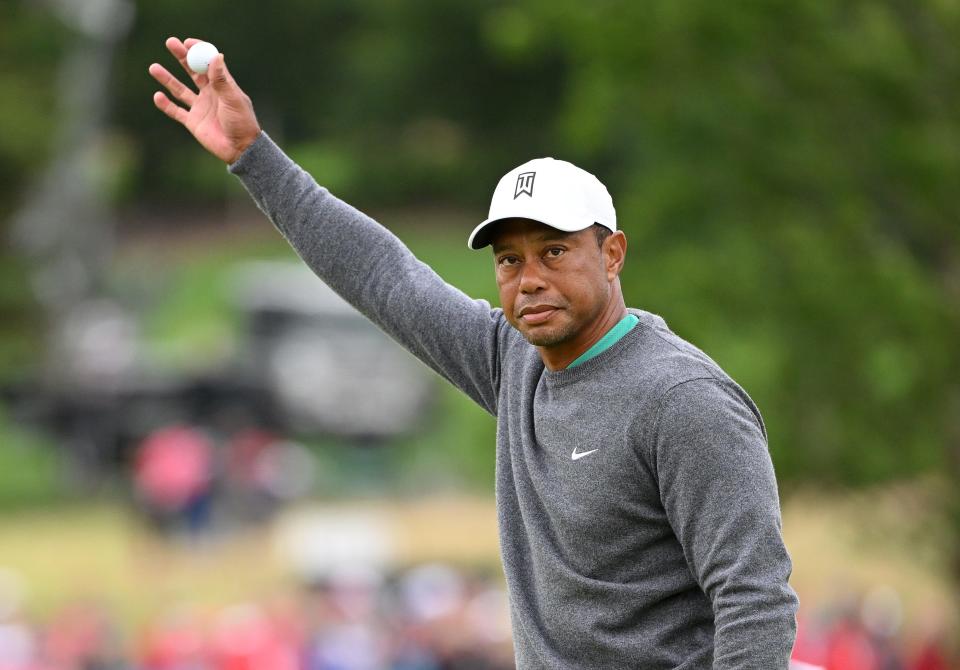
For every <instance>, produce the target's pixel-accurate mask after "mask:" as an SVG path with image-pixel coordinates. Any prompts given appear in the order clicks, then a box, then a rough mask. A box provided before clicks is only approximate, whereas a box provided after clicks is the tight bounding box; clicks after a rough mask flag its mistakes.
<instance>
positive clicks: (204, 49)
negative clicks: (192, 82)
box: [187, 42, 219, 74]
mask: <svg viewBox="0 0 960 670" xmlns="http://www.w3.org/2000/svg"><path fill="white" fill-rule="evenodd" d="M217 53H219V52H218V51H217V47H215V46H213V45H212V44H210V43H209V42H197V43H196V44H194V45H193V46H192V47H190V50H189V51H187V65H189V66H190V69H191V70H193V71H194V72H196V73H197V74H206V72H207V68H208V67H210V61H212V60H213V57H214V56H216V55H217Z"/></svg>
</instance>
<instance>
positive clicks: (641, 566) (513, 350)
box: [150, 38, 797, 670]
mask: <svg viewBox="0 0 960 670" xmlns="http://www.w3.org/2000/svg"><path fill="white" fill-rule="evenodd" d="M191 44H192V41H191V40H187V42H186V43H185V44H184V43H182V42H181V41H180V40H179V39H177V38H170V39H169V40H168V41H167V47H168V49H169V50H170V52H171V53H172V54H173V55H174V56H175V57H176V58H177V60H179V61H180V63H181V64H182V65H184V67H185V69H186V65H185V55H186V49H187V47H189V46H190V45H191ZM187 71H188V73H189V70H187ZM150 73H151V74H152V75H153V77H154V78H155V79H156V80H157V81H159V82H160V83H161V84H162V85H163V86H164V87H166V89H167V91H169V93H170V94H171V95H173V96H174V97H175V98H176V99H178V100H179V101H180V102H181V103H182V104H183V105H184V107H180V106H178V105H176V104H175V103H173V102H172V101H171V100H170V99H169V98H168V97H167V96H166V95H164V94H163V93H160V92H158V93H157V94H155V96H154V102H155V104H156V105H157V107H158V108H159V109H160V110H162V111H163V112H165V113H166V114H167V115H168V116H170V117H171V118H173V119H175V120H177V121H179V122H180V123H182V124H183V125H184V126H186V128H187V129H188V130H190V132H191V133H193V135H194V136H195V137H196V139H197V140H198V141H199V142H200V143H201V144H202V145H203V146H204V147H205V148H207V149H208V150H209V151H210V152H211V153H213V154H214V155H216V156H217V157H219V158H221V159H222V160H224V161H225V162H227V163H228V164H229V170H230V171H231V172H232V173H233V174H235V175H237V176H238V177H239V178H240V179H241V181H242V182H243V184H244V186H245V187H246V188H247V190H248V191H249V192H250V194H251V195H252V196H253V198H254V200H255V201H256V202H257V205H258V206H259V207H260V208H261V209H262V210H263V211H264V212H265V213H266V214H267V215H268V216H269V218H270V219H271V221H272V222H273V223H274V224H275V225H276V227H277V228H278V229H279V230H280V232H281V233H282V234H283V235H284V236H285V237H286V239H287V240H288V241H289V242H290V243H291V245H292V246H293V247H294V248H295V249H296V250H297V252H298V253H299V254H300V256H301V257H302V258H303V259H304V261H305V262H306V263H307V264H308V265H309V266H310V267H311V268H312V269H313V270H314V271H315V272H316V273H317V274H318V275H319V276H320V277H321V278H322V279H323V280H324V281H325V282H327V283H328V284H329V285H330V286H331V287H332V288H334V289H335V290H336V291H337V292H339V293H340V294H341V295H342V296H343V297H345V298H346V299H347V300H349V301H350V302H351V303H352V304H353V305H355V306H356V308H357V309H359V310H360V311H361V312H362V313H364V314H365V315H366V316H368V317H369V318H370V319H372V320H373V321H374V322H376V323H377V324H378V325H379V326H380V327H381V328H383V329H384V330H385V331H386V332H388V333H389V334H390V335H391V336H393V337H394V338H396V339H397V340H398V341H399V342H400V343H401V344H403V345H404V346H405V347H406V348H408V349H409V350H410V351H412V352H413V353H414V354H415V355H416V356H418V357H419V358H420V359H421V360H422V361H424V362H425V363H426V364H427V365H429V366H430V367H431V368H433V369H434V370H435V371H437V372H438V373H439V374H441V375H442V376H443V377H445V378H446V379H447V380H449V381H450V382H452V383H453V384H455V385H456V386H458V387H459V388H460V389H462V390H463V391H464V392H465V393H467V394H468V395H469V396H470V397H471V398H472V399H473V400H475V401H476V402H477V403H479V404H480V406H481V407H483V408H484V409H486V410H487V411H488V412H490V413H491V414H493V415H494V416H496V417H497V474H496V496H497V516H498V523H499V532H500V544H501V554H502V559H503V566H504V572H505V574H506V579H507V585H508V589H509V593H510V604H511V620H512V624H513V634H514V644H515V648H516V658H517V666H518V667H519V668H522V669H530V668H543V669H550V670H556V669H558V668H570V669H574V668H576V669H582V668H646V669H654V668H711V667H713V668H757V669H762V670H772V669H775V668H786V667H787V663H788V657H789V655H790V651H791V648H792V645H793V640H794V635H795V612H796V607H797V599H796V596H795V594H794V593H793V591H792V589H791V588H790V587H789V585H788V583H787V580H788V578H789V575H790V567H791V566H790V559H789V557H788V555H787V552H786V550H785V548H784V545H783V541H782V538H781V531H780V512H779V502H778V499H777V488H776V481H775V479H774V474H773V468H772V465H771V462H770V457H769V454H768V451H767V446H766V434H765V429H764V425H763V422H762V419H761V417H760V414H759V412H758V410H757V408H756V407H755V406H754V404H753V402H752V401H751V400H750V398H749V397H748V396H747V394H746V393H745V392H744V391H743V390H742V389H741V388H740V387H739V386H737V384H736V383H734V382H733V381H732V380H731V379H730V378H729V377H728V376H727V375H726V374H724V373H723V371H722V370H720V368H719V367H718V366H717V365H716V364H715V363H714V362H713V361H712V360H711V359H710V358H708V357H707V356H706V355H705V354H704V353H702V352H701V351H700V350H698V349H697V348H696V347H694V346H692V345H691V344H689V343H687V342H685V341H683V340H682V339H680V338H679V337H677V336H676V335H675V334H673V333H672V332H671V331H670V330H669V329H668V328H667V326H666V324H665V323H664V321H663V320H662V319H661V318H660V317H658V316H656V315H653V314H650V313H648V312H644V311H641V310H638V309H627V307H626V305H625V303H624V299H623V295H622V294H621V291H620V282H619V279H618V275H619V273H620V270H621V268H622V267H623V263H624V258H625V253H626V238H625V236H624V234H623V233H622V232H621V231H619V230H617V227H616V215H615V212H614V208H613V204H612V201H611V199H610V196H609V194H608V193H607V191H606V189H605V188H604V187H603V185H602V184H601V183H600V182H599V181H597V180H596V178H595V177H593V176H592V175H590V174H589V173H586V172H584V171H582V170H580V169H579V168H576V167H574V166H573V165H570V164H569V163H564V162H563V161H554V160H552V159H538V160H535V161H531V162H530V163H527V164H525V165H522V166H520V167H519V168H517V169H515V170H512V171H510V172H509V173H507V175H505V176H504V178H503V179H501V181H500V183H499V185H498V186H497V189H496V191H495V193H494V196H493V201H492V204H491V209H490V216H489V218H488V219H487V220H486V221H484V222H483V223H482V224H480V225H479V226H478V227H477V229H476V230H474V231H473V234H472V235H471V236H470V239H469V246H470V247H471V248H474V249H476V248H481V247H484V246H487V245H492V247H493V254H494V261H495V268H496V280H497V285H498V288H499V293H500V300H501V303H502V309H491V307H490V305H489V304H488V303H486V302H483V301H477V300H471V299H470V298H468V297H467V296H465V295H464V294H462V293H461V292H460V291H458V290H457V289H455V288H453V287H451V286H449V285H447V284H446V283H444V282H443V280H441V279H440V277H438V276H437V275H436V274H435V273H434V272H433V271H432V270H431V269H430V268H429V267H427V266H426V265H424V264H423V263H421V262H419V261H418V260H417V259H416V258H414V257H413V255H412V254H411V253H410V251H409V250H408V249H407V248H406V247H405V246H404V245H403V244H402V243H401V242H400V241H399V240H398V239H397V238H396V237H394V236H393V235H392V234H391V233H390V232H388V231H387V230H386V229H384V228H382V227H381V226H380V225H379V224H377V223H376V222H374V221H373V220H371V219H369V218H368V217H366V216H364V215H363V214H362V213H360V212H358V211H357V210H355V209H353V208H352V207H350V206H349V205H347V204H346V203H344V202H342V201H340V200H338V199H336V198H335V197H333V196H332V195H330V193H328V192H327V191H326V190H325V189H323V188H322V187H320V186H318V185H317V184H316V182H314V181H313V179H312V178H311V177H310V176H309V175H308V174H306V173H305V172H303V171H302V170H301V169H300V168H299V167H297V166H296V165H295V164H294V163H293V162H292V161H290V160H289V159H288V158H287V157H286V156H285V155H284V154H283V153H282V152H281V151H280V149H279V148H278V147H277V146H276V145H275V144H274V143H273V142H272V141H271V140H270V138H269V137H268V136H267V135H266V134H264V133H262V132H261V130H260V127H259V125H258V124H257V120H256V117H255V115H254V113H253V107H252V105H251V103H250V100H249V98H248V97H247V96H246V95H245V94H244V93H243V92H242V91H241V90H240V88H239V87H238V86H237V84H236V82H235V81H234V80H233V78H232V76H231V75H230V73H229V72H228V71H227V69H226V66H225V65H224V62H223V57H222V55H220V56H217V57H216V58H215V59H214V61H213V62H212V63H211V66H210V72H209V79H208V77H207V76H204V75H194V74H191V75H190V76H191V77H192V79H193V80H194V82H195V83H196V85H197V87H198V88H199V92H194V91H193V90H192V89H190V88H188V87H186V86H184V85H183V84H182V83H180V82H179V81H178V80H177V79H176V78H175V77H173V76H172V75H171V74H170V73H169V72H168V71H167V70H166V69H164V68H163V67H161V66H160V65H157V64H153V65H151V66H150Z"/></svg>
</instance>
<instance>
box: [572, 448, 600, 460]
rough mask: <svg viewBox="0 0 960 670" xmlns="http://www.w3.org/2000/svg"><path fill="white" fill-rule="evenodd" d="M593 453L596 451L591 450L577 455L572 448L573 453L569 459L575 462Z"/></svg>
mask: <svg viewBox="0 0 960 670" xmlns="http://www.w3.org/2000/svg"><path fill="white" fill-rule="evenodd" d="M595 451H596V449H591V450H590V451H581V452H580V453H577V448H576V447H574V448H573V453H572V454H570V458H572V459H573V460H577V459H578V458H583V457H584V456H589V455H590V454H592V453H593V452H595Z"/></svg>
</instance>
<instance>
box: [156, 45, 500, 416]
mask: <svg viewBox="0 0 960 670" xmlns="http://www.w3.org/2000/svg"><path fill="white" fill-rule="evenodd" d="M196 41H197V40H195V39H192V38H191V39H188V40H186V42H181V41H180V40H179V39H177V38H175V37H171V38H170V39H168V40H167V48H168V49H169V50H170V53H171V54H173V56H174V57H175V58H176V59H177V60H178V61H179V62H180V64H181V65H182V66H183V68H184V70H185V71H186V72H187V73H188V75H189V76H190V78H191V79H192V81H193V83H194V84H195V85H196V86H197V88H198V91H194V90H193V89H191V88H189V87H188V86H186V85H184V84H183V83H182V82H180V81H179V80H178V79H177V78H176V77H174V76H173V75H172V74H170V72H168V71H167V70H166V68H164V67H163V66H161V65H159V64H157V63H154V64H152V65H151V66H150V68H149V71H150V74H151V75H152V76H153V77H154V79H156V80H157V81H158V82H160V83H161V84H162V85H163V86H164V87H165V88H166V89H167V91H168V92H169V93H170V95H172V96H173V97H174V98H175V99H176V100H178V101H179V102H180V103H182V104H183V105H184V106H183V107H181V106H180V105H177V104H175V103H174V102H173V101H171V100H170V99H169V98H168V97H167V95H165V94H164V93H161V92H157V93H156V94H154V104H156V106H157V107H158V108H159V109H160V110H161V111H162V112H164V113H165V114H166V115H167V116H169V117H170V118H172V119H174V120H175V121H178V122H179V123H181V124H183V126H184V127H186V129H187V130H189V131H190V133H191V134H192V135H193V136H194V137H195V138H196V139H197V141H198V142H199V143H200V144H201V145H202V146H203V147H204V148H205V149H207V150H208V151H209V152H210V153H212V154H213V155H214V156H216V157H217V158H220V159H221V160H223V161H225V162H226V163H228V164H229V165H230V171H231V172H232V173H234V174H235V175H237V176H238V177H239V178H240V179H241V181H242V182H243V185H244V187H245V188H246V189H247V191H248V192H249V193H250V194H251V195H252V196H253V198H254V200H255V201H256V203H257V206H258V207H260V209H261V210H263V212H265V213H266V214H267V216H268V217H269V218H270V220H271V221H272V222H273V223H274V225H275V226H276V227H277V228H278V229H279V231H280V232H281V233H282V234H283V236H284V237H285V238H286V239H287V241H288V242H290V244H291V245H292V246H293V248H294V249H295V250H296V252H297V254H299V255H300V257H301V258H302V259H303V260H304V262H306V263H307V265H309V266H310V268H311V269H312V270H313V271H314V272H315V273H316V274H317V276H319V277H320V278H321V279H322V280H323V281H324V282H326V283H327V284H328V285H329V286H330V287H331V288H333V289H334V290H335V291H336V292H337V293H339V294H340V295H341V296H342V297H343V298H344V299H346V300H347V301H348V302H349V303H351V304H352V305H353V306H354V307H356V308H357V309H358V310H359V311H360V312H361V313H363V314H364V315H366V316H367V317H368V318H370V319H371V320H372V321H373V322H374V323H376V324H377V325H378V326H380V327H381V328H382V329H383V330H384V331H386V332H387V333H388V334H389V335H391V336H392V337H393V338H394V339H396V340H397V341H398V342H400V343H401V344H402V345H403V346H404V347H406V348H407V349H408V350H410V351H411V352H412V353H413V354H414V355H416V356H417V357H418V358H420V359H421V360H422V361H423V362H425V363H426V364H427V365H429V366H430V367H431V368H433V369H434V370H435V371H437V372H438V373H440V374H441V375H442V376H444V377H445V378H446V379H447V380H448V381H450V382H451V383H453V384H454V385H456V386H457V387H459V388H460V389H462V390H463V391H464V392H465V393H467V395H469V396H470V397H471V398H472V399H473V400H475V401H476V402H477V403H479V404H480V405H481V406H482V407H483V408H484V409H486V410H487V411H488V412H490V413H492V414H496V411H497V407H496V402H497V391H498V388H499V363H498V360H499V359H498V356H499V349H500V342H501V335H502V334H503V331H504V328H505V327H508V326H506V321H505V320H504V319H503V317H502V314H501V313H500V310H494V309H491V307H490V305H489V303H487V302H485V301H482V300H472V299H470V298H469V297H467V296H466V295H464V294H463V293H462V292H460V291H459V290H458V289H456V288H454V287H452V286H450V285H448V284H447V283H445V282H444V281H443V280H442V279H441V278H440V277H439V276H438V275H437V274H436V273H435V272H434V271H433V270H432V269H431V268H429V267H428V266H427V265H425V264H423V263H421V262H420V261H418V260H417V259H416V258H415V257H414V256H413V254H412V253H411V252H410V250H409V249H407V247H406V246H405V245H404V244H403V243H402V242H401V241H400V240H399V239H397V238H396V236H394V235H393V234H392V233H390V232H389V231H388V230H387V229H385V228H384V227H383V226H381V225H379V224H378V223H377V222H375V221H373V220H372V219H371V218H369V217H367V216H366V215H364V214H363V213H362V212H360V211H358V210H356V209H354V208H353V207H351V206H350V205H348V204H347V203H345V202H343V201H341V200H339V199H337V198H336V197H334V196H333V195H331V194H330V193H329V192H328V191H327V190H326V189H325V188H323V187H321V186H319V185H318V184H317V183H316V182H315V181H314V179H313V178H312V177H311V176H310V175H309V174H307V173H306V172H304V171H303V170H302V169H301V168H300V167H299V166H297V165H296V164H295V163H294V162H293V161H291V160H290V159H289V158H288V157H287V156H286V155H285V154H284V153H283V152H282V151H281V150H280V149H279V147H277V146H276V144H274V143H273V141H272V140H271V139H270V138H269V137H268V136H267V135H266V133H263V132H262V131H261V129H260V126H259V124H258V123H257V118H256V115H255V114H254V111H253V105H252V104H251V102H250V98H249V97H247V95H246V94H245V93H244V92H243V91H242V90H241V89H240V87H239V86H238V85H237V83H236V81H235V80H234V79H233V77H232V76H231V75H230V73H229V72H228V71H227V67H226V65H225V64H224V61H223V55H222V54H218V55H217V56H216V58H214V60H213V61H212V62H211V64H210V68H209V74H208V75H198V74H195V73H193V72H192V71H191V70H190V68H189V67H188V66H187V63H186V54H187V49H188V48H189V47H190V46H192V45H193V44H194V43H195V42H196Z"/></svg>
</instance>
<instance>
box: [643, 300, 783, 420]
mask: <svg viewBox="0 0 960 670" xmlns="http://www.w3.org/2000/svg"><path fill="white" fill-rule="evenodd" d="M630 312H631V313H632V314H636V315H637V317H638V318H639V319H640V320H639V322H638V323H637V326H636V328H635V329H636V330H637V331H638V332H637V336H636V337H635V339H634V346H633V347H631V354H632V355H633V356H635V357H636V360H635V365H634V366H632V367H633V368H634V369H635V370H636V371H637V374H636V377H635V383H636V384H637V385H638V387H639V388H642V389H643V391H642V393H643V395H644V396H646V398H647V399H648V402H649V403H650V405H651V406H652V407H651V410H653V412H654V413H655V415H656V417H657V420H659V417H660V415H661V414H662V413H663V411H664V408H667V409H669V410H670V411H672V412H674V413H679V414H680V415H686V414H697V413H700V414H702V413H703V412H704V411H708V410H710V409H712V408H713V409H715V408H721V407H728V406H736V407H737V409H738V410H739V411H741V412H744V413H745V414H747V415H751V416H752V417H753V420H754V421H755V422H756V424H757V425H758V426H759V428H760V429H761V431H762V432H764V433H765V432H766V431H765V428H764V425H763V419H762V417H761V415H760V411H759V409H758V408H757V406H756V404H755V403H754V402H753V399H752V398H750V396H749V394H748V393H747V392H746V391H745V390H744V389H743V388H742V387H741V386H740V385H739V384H738V383H737V382H736V381H734V380H733V378H732V377H731V376H730V375H729V374H727V373H726V372H725V371H724V370H723V369H722V368H721V367H720V366H719V365H718V364H717V363H716V361H714V360H713V359H712V358H711V357H710V356H708V355H707V354H706V353H704V352H703V351H702V350H701V349H700V348H698V347H697V346H695V345H694V344H692V343H690V342H688V341H687V340H685V339H683V338H682V337H680V336H679V335H677V334H676V333H674V332H673V331H672V330H670V328H669V327H668V326H667V323H666V321H664V319H663V318H661V317H660V316H658V315H656V314H653V313H650V312H645V311H643V310H637V309H631V310H630ZM638 390H639V389H638Z"/></svg>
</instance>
